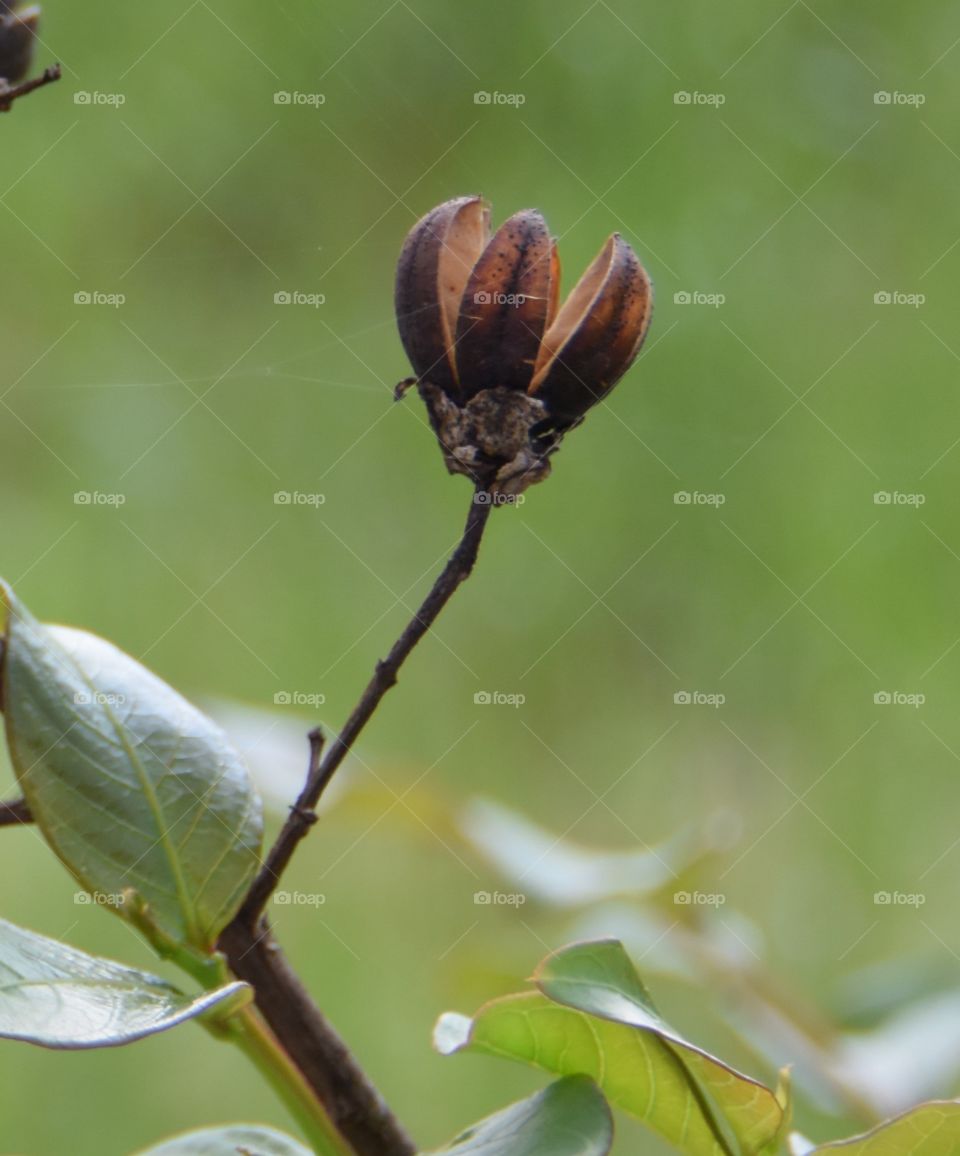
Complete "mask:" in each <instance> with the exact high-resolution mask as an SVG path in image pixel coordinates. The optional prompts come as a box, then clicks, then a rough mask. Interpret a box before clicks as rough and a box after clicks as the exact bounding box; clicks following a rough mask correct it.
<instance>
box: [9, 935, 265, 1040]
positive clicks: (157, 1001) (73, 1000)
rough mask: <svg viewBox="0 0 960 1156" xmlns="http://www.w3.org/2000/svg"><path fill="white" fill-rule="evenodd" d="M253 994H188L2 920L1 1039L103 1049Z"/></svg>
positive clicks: (238, 990)
mask: <svg viewBox="0 0 960 1156" xmlns="http://www.w3.org/2000/svg"><path fill="white" fill-rule="evenodd" d="M250 998H252V991H251V989H250V988H249V987H248V986H247V985H246V984H245V983H230V984H227V985H225V986H224V987H220V988H218V989H216V990H215V991H209V992H204V993H203V994H202V995H200V996H196V997H194V996H188V995H184V994H183V993H182V992H180V991H178V990H177V989H176V988H175V987H173V986H171V985H170V984H169V983H167V982H166V981H165V980H162V979H159V978H158V977H157V976H155V975H149V974H147V973H146V972H142V971H135V970H134V969H133V968H130V967H124V966H123V964H120V963H114V962H113V960H110V959H102V958H100V957H98V956H95V955H87V953H86V952H83V951H77V950H76V948H73V947H67V945H66V944H63V943H60V942H59V941H57V940H56V939H48V938H47V937H46V936H45V935H37V934H36V933H35V932H33V931H26V930H24V928H22V927H16V926H15V925H14V924H12V923H8V922H7V921H6V920H3V919H0V1038H3V1039H10V1040H23V1041H25V1042H27V1043H31V1044H39V1045H40V1046H41V1047H45V1048H108V1047H114V1046H116V1045H117V1044H128V1043H131V1042H132V1041H133V1040H139V1039H142V1038H143V1037H144V1036H151V1035H154V1034H155V1033H156V1032H163V1031H166V1030H167V1029H168V1028H172V1027H176V1025H177V1024H180V1023H183V1022H184V1021H185V1020H190V1019H196V1018H197V1017H198V1016H209V1015H211V1013H212V1014H214V1015H216V1014H217V1013H218V1012H219V1013H221V1014H227V1013H229V1011H231V1010H233V1009H234V1008H236V1007H239V1006H242V1005H243V1004H244V1003H246V1002H248V1001H249V999H250Z"/></svg>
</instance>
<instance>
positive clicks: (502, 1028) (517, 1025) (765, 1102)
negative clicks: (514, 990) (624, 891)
mask: <svg viewBox="0 0 960 1156" xmlns="http://www.w3.org/2000/svg"><path fill="white" fill-rule="evenodd" d="M535 981H536V984H537V986H538V988H539V989H540V990H539V992H529V993H521V994H518V995H513V996H507V997H505V998H502V999H498V1000H493V1001H492V1002H491V1003H489V1004H486V1005H485V1006H484V1007H482V1008H481V1009H480V1011H479V1012H477V1014H476V1016H474V1017H473V1019H472V1020H466V1019H465V1018H464V1017H462V1016H446V1017H444V1018H442V1019H441V1021H440V1023H439V1024H438V1027H437V1031H436V1037H435V1038H436V1043H437V1047H438V1048H439V1050H440V1051H442V1052H444V1053H450V1052H453V1051H461V1050H463V1049H470V1050H473V1051H480V1052H488V1053H490V1054H494V1055H501V1056H506V1057H509V1058H511V1059H516V1060H521V1061H523V1062H525V1063H528V1064H532V1065H534V1066H535V1067H538V1068H543V1069H545V1070H547V1071H551V1072H559V1073H564V1074H566V1073H571V1072H581V1073H586V1074H587V1075H590V1076H592V1077H593V1078H594V1079H595V1080H596V1081H597V1083H598V1084H599V1085H600V1087H601V1088H602V1089H603V1091H604V1093H605V1095H606V1096H607V1098H608V1099H609V1100H610V1102H611V1103H612V1104H614V1105H616V1106H617V1107H620V1108H622V1109H624V1110H625V1111H626V1112H629V1113H630V1114H631V1115H633V1116H636V1117H637V1118H638V1119H640V1120H642V1121H644V1123H646V1124H647V1125H649V1127H651V1128H652V1129H653V1130H654V1131H656V1132H658V1133H659V1134H660V1135H661V1136H663V1137H664V1138H665V1139H666V1140H668V1141H669V1142H670V1143H672V1144H675V1145H676V1146H677V1147H679V1148H680V1149H681V1150H682V1151H684V1152H688V1153H690V1154H691V1156H721V1154H722V1156H730V1154H731V1153H737V1154H743V1156H746V1154H749V1153H756V1152H759V1151H761V1150H762V1149H763V1148H764V1147H765V1146H766V1145H768V1144H770V1143H771V1142H772V1141H773V1140H774V1139H775V1138H776V1136H777V1134H778V1132H779V1131H780V1128H781V1125H782V1123H783V1111H782V1109H781V1106H780V1104H779V1103H778V1102H777V1099H776V1096H775V1095H774V1093H773V1092H772V1091H770V1090H769V1089H768V1088H765V1087H764V1086H763V1085H762V1084H759V1083H758V1082H757V1081H755V1080H752V1079H750V1078H749V1077H747V1076H744V1075H742V1074H741V1073H739V1072H737V1071H735V1070H734V1069H733V1068H730V1067H729V1066H728V1065H726V1064H724V1063H723V1062H722V1061H721V1060H718V1059H716V1058H715V1057H713V1056H711V1055H709V1054H708V1053H707V1052H704V1051H702V1050H701V1049H699V1048H696V1047H695V1046H694V1045H692V1044H690V1043H688V1042H687V1041H685V1040H683V1039H682V1037H681V1036H679V1035H678V1034H677V1033H676V1032H674V1031H673V1030H672V1029H671V1028H670V1027H669V1026H668V1025H667V1024H665V1023H664V1022H663V1020H662V1019H661V1018H660V1017H659V1015H658V1014H657V1012H656V1010H655V1008H654V1007H653V1005H652V1003H651V1002H650V998H649V996H648V995H647V993H646V991H645V989H644V988H643V985H642V983H641V981H640V979H639V977H638V976H637V974H636V972H635V971H634V969H633V965H632V964H631V963H630V961H629V959H628V957H627V955H626V953H625V952H624V951H623V948H622V946H621V945H620V944H619V943H615V942H613V941H601V942H598V943H586V944H577V945H574V946H573V947H570V948H566V949H563V950H561V951H559V952H557V953H555V954H554V955H552V956H548V957H547V959H546V960H544V962H543V963H542V964H541V965H540V967H539V968H538V969H537V972H536V975H535Z"/></svg>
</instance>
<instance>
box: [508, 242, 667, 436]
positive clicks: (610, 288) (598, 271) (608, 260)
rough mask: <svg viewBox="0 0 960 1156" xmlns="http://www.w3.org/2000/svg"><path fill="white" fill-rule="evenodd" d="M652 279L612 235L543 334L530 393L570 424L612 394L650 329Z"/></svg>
mask: <svg viewBox="0 0 960 1156" xmlns="http://www.w3.org/2000/svg"><path fill="white" fill-rule="evenodd" d="M652 304H653V296H652V288H651V285H650V278H649V277H648V276H647V274H646V271H645V270H644V268H643V266H642V265H641V264H640V261H639V259H638V257H637V255H636V253H634V251H633V250H632V249H631V248H630V246H629V245H628V244H627V243H626V241H624V240H623V238H622V237H621V236H620V235H619V233H614V234H613V236H611V237H610V239H609V240H608V241H607V243H606V245H604V247H603V249H602V250H601V251H600V253H599V255H598V256H597V257H596V258H595V260H594V261H593V263H592V264H591V265H590V267H589V268H588V269H587V271H586V272H585V273H584V275H583V276H582V277H581V278H580V280H579V282H578V283H577V285H576V286H575V288H574V290H573V292H572V293H571V294H570V296H569V297H568V298H567V300H566V301H565V302H564V304H563V306H562V307H561V309H560V312H559V313H558V314H557V316H556V318H555V319H554V322H553V324H552V325H551V326H550V328H549V329H548V330H547V332H546V334H545V335H544V338H543V343H542V345H541V346H540V352H539V355H538V357H537V364H536V367H535V368H534V373H533V379H532V381H531V382H530V392H531V393H532V394H534V395H535V396H537V397H539V398H540V399H541V400H542V401H543V403H544V404H545V405H546V407H547V409H548V410H549V411H550V413H551V415H552V416H553V417H555V418H556V420H557V421H558V422H559V423H560V424H566V425H569V424H571V423H572V422H574V421H576V420H577V419H578V418H579V417H581V416H582V415H583V414H584V413H586V411H587V410H588V409H589V408H590V406H592V405H595V404H596V402H598V401H600V400H601V399H602V398H603V397H605V396H606V394H608V393H609V392H610V390H611V389H612V388H613V387H614V386H615V385H616V383H617V382H618V381H619V380H620V378H621V377H622V376H623V375H624V374H625V373H626V371H627V370H628V369H629V368H630V366H631V365H632V364H633V360H634V358H635V357H636V356H637V354H638V353H639V351H640V346H641V345H642V344H643V339H644V337H645V336H646V333H647V328H648V326H649V324H650V315H651V312H652Z"/></svg>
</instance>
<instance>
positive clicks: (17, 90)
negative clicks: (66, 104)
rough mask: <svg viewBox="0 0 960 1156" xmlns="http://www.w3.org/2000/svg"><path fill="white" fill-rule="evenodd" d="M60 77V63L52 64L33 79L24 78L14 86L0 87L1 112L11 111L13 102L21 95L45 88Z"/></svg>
mask: <svg viewBox="0 0 960 1156" xmlns="http://www.w3.org/2000/svg"><path fill="white" fill-rule="evenodd" d="M59 79H60V65H59V64H51V65H50V67H49V68H45V69H44V70H43V72H41V74H40V75H39V76H35V77H34V78H33V79H32V80H24V81H23V82H22V83H21V84H15V85H14V86H13V87H12V88H7V87H5V86H4V87H0V112H9V111H10V109H11V108H12V107H13V102H14V101H15V100H19V98H20V97H21V96H26V95H27V94H28V93H30V92H35V91H36V90H37V89H38V88H45V87H46V86H47V85H48V84H53V82H54V81H55V80H59Z"/></svg>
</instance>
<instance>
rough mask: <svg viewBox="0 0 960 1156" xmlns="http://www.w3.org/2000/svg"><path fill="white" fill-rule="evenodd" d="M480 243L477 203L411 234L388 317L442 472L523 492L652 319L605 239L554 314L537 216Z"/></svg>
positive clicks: (624, 261) (546, 241)
mask: <svg viewBox="0 0 960 1156" xmlns="http://www.w3.org/2000/svg"><path fill="white" fill-rule="evenodd" d="M488 237H489V212H488V210H487V207H486V205H485V204H484V202H483V201H482V200H481V199H480V198H479V197H458V198H455V199H454V200H451V201H446V202H444V204H442V205H440V206H438V207H437V208H436V209H434V210H433V211H432V212H431V213H428V214H427V215H426V216H425V217H424V218H423V219H422V220H421V221H419V222H418V223H417V224H416V225H415V226H414V227H413V229H412V230H411V231H410V234H409V236H408V237H407V240H406V242H405V244H404V246H403V250H402V251H401V254H400V261H399V265H398V268H397V288H396V301H397V323H398V326H399V329H400V337H401V340H402V341H403V345H404V348H405V349H406V351H407V355H408V356H409V358H410V361H411V363H412V364H413V368H414V370H415V372H416V378H414V379H412V381H408V382H405V383H403V384H402V386H400V387H398V396H402V393H403V392H404V391H405V389H406V388H407V386H409V385H410V384H413V382H416V384H417V386H418V388H419V391H420V396H421V397H422V398H423V400H424V403H425V405H426V407H427V412H428V414H429V416H430V422H431V425H432V426H433V429H434V432H435V433H436V435H437V440H438V441H439V443H440V446H441V449H442V450H443V456H444V460H445V461H446V463H447V468H448V469H449V470H450V472H451V473H460V474H466V475H467V476H468V477H470V478H472V479H473V481H474V483H475V484H477V485H478V486H485V487H487V488H488V490H489V491H490V492H491V493H501V494H519V493H521V492H522V491H523V490H524V489H526V487H527V486H529V485H532V484H533V483H534V482H538V481H541V480H542V479H543V478H545V477H546V476H547V474H548V473H549V471H550V462H549V458H550V456H551V455H552V454H553V453H555V452H556V450H557V449H558V447H559V445H560V440H561V438H562V437H563V435H564V433H565V432H566V431H568V430H569V429H570V428H571V427H572V426H574V425H576V424H577V423H578V422H579V421H580V419H581V418H582V417H583V415H584V413H586V411H587V410H588V409H589V408H590V406H592V405H595V404H596V402H598V401H600V400H601V399H602V398H603V397H605V396H606V395H607V393H609V391H610V390H611V389H612V388H613V386H614V385H615V384H616V383H617V381H619V379H620V378H621V377H622V376H623V374H624V373H625V372H626V371H627V369H629V367H630V365H631V363H632V362H633V360H634V358H635V357H636V355H637V353H638V351H639V349H640V346H641V344H642V343H643V339H644V337H645V335H646V332H647V328H648V326H649V323H650V314H651V308H652V290H651V285H650V279H649V277H648V276H647V274H646V272H645V271H644V268H643V266H642V265H641V264H640V261H639V259H638V257H637V255H636V254H635V253H634V251H633V250H632V249H631V248H630V246H629V245H628V244H627V243H626V241H624V240H623V238H622V237H620V235H619V234H617V233H614V234H613V236H612V237H610V239H609V240H608V241H607V243H606V245H605V246H604V248H603V249H602V251H601V252H600V254H599V255H598V256H597V257H596V259H595V260H594V261H593V263H592V264H591V265H590V267H589V269H587V271H586V272H585V273H584V275H583V276H582V277H581V278H580V280H579V281H578V282H577V284H576V286H575V287H574V289H573V292H572V293H571V294H570V296H569V298H568V299H567V301H566V302H565V303H564V304H563V305H562V306H561V307H560V309H559V310H558V308H557V302H558V293H559V286H560V262H559V258H558V256H557V246H556V244H555V242H554V241H552V240H551V238H550V234H549V231H548V229H547V224H546V222H545V221H544V219H543V217H542V216H541V215H540V214H539V213H538V212H536V211H535V210H533V209H525V210H523V211H522V212H520V213H516V214H514V216H512V217H510V219H509V220H507V221H506V222H505V223H504V224H503V225H501V227H500V228H499V229H498V230H497V232H496V235H495V236H494V237H493V238H492V239H490V240H488Z"/></svg>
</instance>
